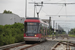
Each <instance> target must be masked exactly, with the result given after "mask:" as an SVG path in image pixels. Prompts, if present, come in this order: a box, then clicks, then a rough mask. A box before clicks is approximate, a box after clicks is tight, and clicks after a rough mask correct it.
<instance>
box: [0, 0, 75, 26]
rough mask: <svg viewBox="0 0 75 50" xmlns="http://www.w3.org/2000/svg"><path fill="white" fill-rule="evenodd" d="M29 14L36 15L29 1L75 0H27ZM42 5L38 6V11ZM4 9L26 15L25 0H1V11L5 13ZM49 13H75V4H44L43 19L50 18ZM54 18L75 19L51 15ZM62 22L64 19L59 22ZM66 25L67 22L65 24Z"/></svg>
mask: <svg viewBox="0 0 75 50" xmlns="http://www.w3.org/2000/svg"><path fill="white" fill-rule="evenodd" d="M27 1H28V2H27V3H28V5H27V16H28V17H33V16H34V5H33V4H29V2H34V1H35V2H41V1H43V2H44V3H64V2H67V3H75V0H27ZM39 8H40V7H37V8H36V9H37V11H38V10H39ZM4 10H10V11H12V12H13V13H14V14H17V15H19V16H20V17H25V0H0V13H3V11H4ZM47 15H75V5H74V4H69V5H67V6H66V7H65V5H64V4H61V5H60V4H59V5H52V4H44V5H43V7H42V10H41V12H40V14H39V16H40V18H41V19H49V16H47ZM51 17H52V20H75V17H66V16H65V17H58V16H57V17H56V16H54V17H53V16H51ZM56 22H57V23H62V22H64V21H61V22H58V21H56ZM64 25H65V24H64ZM73 27H74V26H73Z"/></svg>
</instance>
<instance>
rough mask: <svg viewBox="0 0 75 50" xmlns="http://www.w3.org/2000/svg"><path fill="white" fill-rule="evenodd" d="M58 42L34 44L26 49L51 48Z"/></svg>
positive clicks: (49, 49)
mask: <svg viewBox="0 0 75 50" xmlns="http://www.w3.org/2000/svg"><path fill="white" fill-rule="evenodd" d="M56 43H57V41H47V42H44V43H42V44H39V45H36V46H33V47H31V48H28V49H25V50H51V49H52V47H53V46H54V45H55V44H56Z"/></svg>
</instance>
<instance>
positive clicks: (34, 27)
mask: <svg viewBox="0 0 75 50" xmlns="http://www.w3.org/2000/svg"><path fill="white" fill-rule="evenodd" d="M25 25H26V26H25V30H26V31H25V32H26V33H38V25H39V24H38V23H31V22H29V23H25Z"/></svg>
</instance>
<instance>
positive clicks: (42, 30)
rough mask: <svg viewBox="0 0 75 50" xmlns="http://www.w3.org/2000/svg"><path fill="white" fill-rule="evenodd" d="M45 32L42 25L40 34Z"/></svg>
mask: <svg viewBox="0 0 75 50" xmlns="http://www.w3.org/2000/svg"><path fill="white" fill-rule="evenodd" d="M43 32H44V29H43V26H42V24H41V25H40V33H41V34H43Z"/></svg>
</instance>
